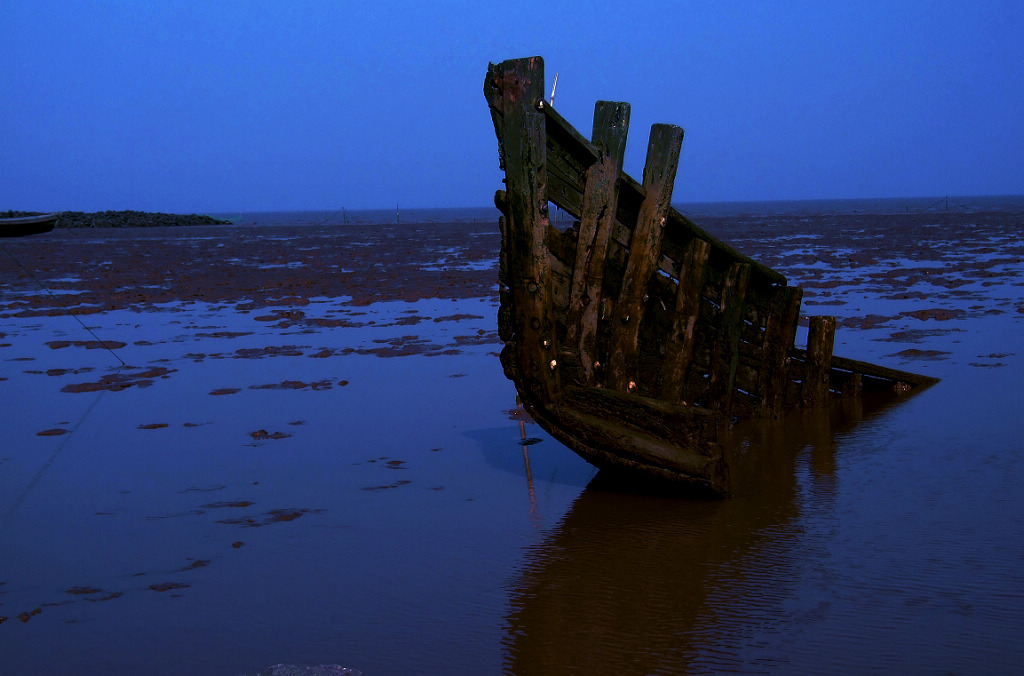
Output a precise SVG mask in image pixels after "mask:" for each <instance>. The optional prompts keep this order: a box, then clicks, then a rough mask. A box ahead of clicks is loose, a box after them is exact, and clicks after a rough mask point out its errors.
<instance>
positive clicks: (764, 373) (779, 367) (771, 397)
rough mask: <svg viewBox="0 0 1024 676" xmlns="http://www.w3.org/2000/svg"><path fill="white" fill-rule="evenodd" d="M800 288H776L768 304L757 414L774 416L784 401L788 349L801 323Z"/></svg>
mask: <svg viewBox="0 0 1024 676" xmlns="http://www.w3.org/2000/svg"><path fill="white" fill-rule="evenodd" d="M803 295H804V292H803V289H801V288H800V287H796V286H782V287H778V288H777V290H776V292H775V296H774V298H772V300H771V302H770V304H769V310H768V317H767V318H766V320H765V328H764V345H763V347H762V350H761V368H760V371H759V372H758V388H759V390H760V394H761V410H760V411H759V412H758V415H761V416H764V417H768V418H777V417H779V416H781V415H782V413H783V411H784V410H785V404H786V384H787V383H788V382H789V352H790V350H791V349H793V341H794V340H795V339H796V327H797V324H798V323H799V322H800V301H801V300H802V299H803Z"/></svg>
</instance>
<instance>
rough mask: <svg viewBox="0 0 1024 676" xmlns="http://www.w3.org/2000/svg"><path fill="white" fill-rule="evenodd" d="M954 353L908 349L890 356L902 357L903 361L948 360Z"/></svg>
mask: <svg viewBox="0 0 1024 676" xmlns="http://www.w3.org/2000/svg"><path fill="white" fill-rule="evenodd" d="M950 354H952V352H944V351H942V350H918V349H915V348H908V349H906V350H902V351H900V352H897V353H895V354H890V355H888V356H890V357H901V358H903V359H946V358H947V355H950Z"/></svg>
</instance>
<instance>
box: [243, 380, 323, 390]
mask: <svg viewBox="0 0 1024 676" xmlns="http://www.w3.org/2000/svg"><path fill="white" fill-rule="evenodd" d="M332 386H333V384H332V383H331V381H330V380H317V381H316V382H312V383H304V382H302V381H301V380H285V381H283V382H280V383H268V384H266V385H250V386H249V389H250V390H304V389H306V388H307V387H308V388H309V389H312V390H329V389H331V387H332Z"/></svg>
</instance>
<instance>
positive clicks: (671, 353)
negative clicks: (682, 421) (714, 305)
mask: <svg viewBox="0 0 1024 676" xmlns="http://www.w3.org/2000/svg"><path fill="white" fill-rule="evenodd" d="M710 252H711V245H710V244H708V243H707V242H705V241H704V240H702V239H697V238H694V239H692V240H690V243H689V245H687V247H686V250H685V251H684V252H683V257H682V260H681V261H680V264H679V282H678V284H677V285H676V298H675V301H676V302H675V307H674V311H675V313H674V316H673V317H672V329H671V333H670V341H671V342H669V343H668V345H666V346H665V367H664V376H663V379H662V384H661V396H662V398H663V399H665V400H666V401H683V400H684V397H685V396H686V391H685V390H686V373H687V371H688V370H689V368H690V363H691V362H692V361H693V349H694V345H695V343H696V339H697V337H696V330H697V318H698V315H699V313H700V301H701V293H702V291H703V290H704V272H705V269H706V266H707V262H708V255H709V254H710Z"/></svg>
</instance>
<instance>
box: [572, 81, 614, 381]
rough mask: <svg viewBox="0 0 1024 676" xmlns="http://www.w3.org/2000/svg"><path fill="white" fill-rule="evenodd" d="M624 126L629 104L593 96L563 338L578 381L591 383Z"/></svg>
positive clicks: (595, 357) (595, 360) (595, 359)
mask: <svg viewBox="0 0 1024 676" xmlns="http://www.w3.org/2000/svg"><path fill="white" fill-rule="evenodd" d="M628 131H629V104H628V103H615V102H610V101H598V102H597V105H596V106H595V109H594V134H593V142H594V145H595V146H596V147H597V148H599V149H600V150H601V153H602V155H601V158H600V159H599V160H597V161H596V162H594V164H592V165H591V166H590V169H588V170H587V176H586V189H585V191H584V194H583V205H582V208H581V213H580V230H579V238H578V239H577V243H576V264H575V268H574V270H573V278H572V288H571V291H570V298H569V309H568V314H567V317H566V329H567V334H566V343H567V344H568V345H573V346H577V348H578V350H579V359H580V365H581V366H582V368H583V374H584V375H583V382H584V383H585V384H588V385H592V384H594V383H595V379H594V368H595V364H596V363H597V323H598V311H599V309H600V306H601V285H602V284H603V283H604V263H605V257H606V255H607V253H608V242H609V240H610V239H611V233H612V226H613V225H614V224H615V214H616V211H617V210H618V201H619V198H618V195H619V190H618V183H619V174H620V173H621V172H622V160H623V157H624V155H625V152H626V135H627V133H628Z"/></svg>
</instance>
